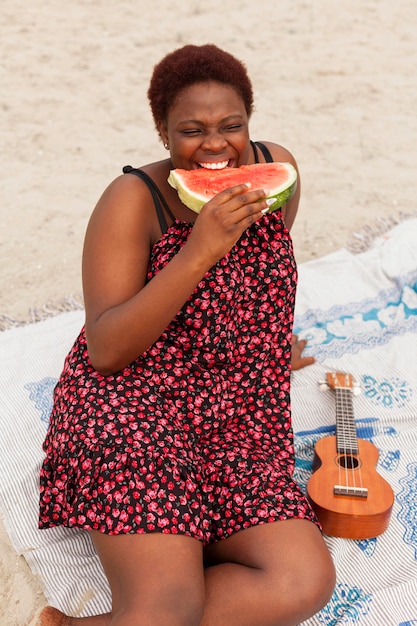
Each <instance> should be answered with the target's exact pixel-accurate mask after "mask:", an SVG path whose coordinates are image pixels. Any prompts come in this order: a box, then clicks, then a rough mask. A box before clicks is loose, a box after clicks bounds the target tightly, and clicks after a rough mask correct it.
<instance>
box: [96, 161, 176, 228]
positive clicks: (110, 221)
mask: <svg viewBox="0 0 417 626" xmlns="http://www.w3.org/2000/svg"><path fill="white" fill-rule="evenodd" d="M162 163H164V162H162ZM158 165H159V164H157V163H155V164H150V165H149V166H144V167H143V168H142V167H141V169H143V170H144V171H145V172H147V173H148V175H150V176H151V178H154V176H153V175H152V172H157V171H158V169H161V168H160V167H159V168H158ZM162 168H164V166H162ZM156 217H157V216H156V211H155V208H154V201H153V198H152V193H151V191H150V188H149V185H148V184H147V183H146V182H145V181H144V180H143V179H142V178H140V177H139V176H137V175H136V174H134V173H131V172H129V173H125V174H121V175H120V176H118V177H117V178H115V179H114V180H113V181H112V182H111V183H110V184H109V185H108V186H107V187H106V189H105V190H104V192H103V193H102V195H101V197H100V198H99V200H98V202H97V204H96V207H95V209H94V211H93V213H92V215H91V219H90V224H91V225H98V224H99V223H100V224H103V225H105V226H106V227H107V228H121V229H123V230H124V229H130V230H133V231H136V230H138V229H140V230H141V231H142V234H144V233H143V231H147V232H148V234H149V237H150V239H153V238H154V236H156V237H157V236H158V233H157V232H156V231H157V228H158V220H157V219H156Z"/></svg>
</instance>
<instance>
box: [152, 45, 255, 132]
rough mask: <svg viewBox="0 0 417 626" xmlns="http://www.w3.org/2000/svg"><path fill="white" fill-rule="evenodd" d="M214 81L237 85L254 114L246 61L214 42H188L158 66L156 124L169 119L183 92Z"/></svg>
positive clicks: (154, 92)
mask: <svg viewBox="0 0 417 626" xmlns="http://www.w3.org/2000/svg"><path fill="white" fill-rule="evenodd" d="M210 80H213V81H217V82H219V83H224V84H225V85H230V86H231V87H233V88H234V89H235V90H236V91H237V93H238V94H239V95H240V96H241V97H242V99H243V102H244V105H245V109H246V112H247V114H248V117H250V116H251V114H252V111H253V90H252V83H251V81H250V79H249V76H248V73H247V71H246V67H245V66H244V65H243V63H242V62H241V61H239V60H238V59H236V58H235V57H234V56H232V55H231V54H230V53H229V52H225V51H224V50H222V49H221V48H218V47H217V46H215V45H214V44H205V45H202V46H195V45H192V44H188V45H186V46H183V47H182V48H178V49H177V50H174V51H173V52H171V53H170V54H168V55H167V56H165V57H164V58H163V59H162V60H161V61H160V62H159V63H158V64H157V65H156V66H155V68H154V71H153V74H152V78H151V81H150V84H149V89H148V98H149V103H150V105H151V110H152V115H153V119H154V122H155V125H156V127H157V128H158V124H159V123H161V122H166V120H167V117H168V113H169V109H170V107H171V106H172V104H173V103H174V100H175V98H176V97H177V95H178V94H179V93H180V91H182V90H183V89H184V88H185V87H189V86H190V85H193V84H194V83H199V82H206V81H210Z"/></svg>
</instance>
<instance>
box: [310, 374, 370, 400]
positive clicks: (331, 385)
mask: <svg viewBox="0 0 417 626" xmlns="http://www.w3.org/2000/svg"><path fill="white" fill-rule="evenodd" d="M319 385H320V389H322V390H325V389H332V390H333V391H336V390H337V389H347V390H349V391H351V392H352V393H353V395H354V396H357V395H359V394H360V392H361V390H360V386H359V383H357V382H355V380H354V378H353V376H352V374H346V373H345V372H327V374H326V380H325V381H322V380H321V381H319Z"/></svg>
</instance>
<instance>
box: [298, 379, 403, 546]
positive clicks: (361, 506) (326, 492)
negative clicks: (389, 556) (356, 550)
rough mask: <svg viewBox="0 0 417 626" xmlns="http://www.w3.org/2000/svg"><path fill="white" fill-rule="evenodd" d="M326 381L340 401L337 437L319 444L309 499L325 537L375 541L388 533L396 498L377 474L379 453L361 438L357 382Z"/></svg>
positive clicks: (317, 444) (345, 380)
mask: <svg viewBox="0 0 417 626" xmlns="http://www.w3.org/2000/svg"><path fill="white" fill-rule="evenodd" d="M326 379H327V382H326V383H325V385H326V388H328V387H330V388H331V389H333V390H334V392H335V395H336V436H335V437H334V436H333V437H332V436H331V437H323V438H322V439H320V440H319V441H318V442H317V443H316V446H315V458H314V462H313V474H312V475H311V477H310V480H309V481H308V484H307V494H308V497H309V499H310V501H311V503H312V506H313V508H314V510H315V511H316V514H317V517H318V519H319V521H320V523H321V525H322V527H323V532H324V533H325V534H327V535H330V536H333V537H345V538H347V539H370V538H372V537H376V536H377V535H380V534H381V533H383V532H384V531H385V530H386V529H387V527H388V524H389V520H390V516H391V510H392V506H393V503H394V492H393V490H392V488H391V486H390V485H389V484H388V483H387V481H386V480H384V479H383V478H382V476H380V475H379V474H378V473H377V471H376V469H375V467H376V465H377V463H378V456H379V453H378V449H377V448H376V447H375V446H374V444H373V443H371V442H370V441H366V440H365V439H358V438H357V436H356V427H355V422H354V418H353V402H352V395H353V392H354V388H356V384H354V382H353V378H352V376H351V375H350V374H343V373H341V372H338V373H328V374H326Z"/></svg>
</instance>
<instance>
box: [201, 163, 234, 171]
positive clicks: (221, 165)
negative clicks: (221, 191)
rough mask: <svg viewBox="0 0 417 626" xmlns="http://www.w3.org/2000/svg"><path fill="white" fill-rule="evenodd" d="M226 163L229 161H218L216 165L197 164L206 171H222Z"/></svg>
mask: <svg viewBox="0 0 417 626" xmlns="http://www.w3.org/2000/svg"><path fill="white" fill-rule="evenodd" d="M228 163H229V161H218V162H217V163H199V166H200V167H204V168H205V169H206V170H223V169H224V168H225V167H227V165H228Z"/></svg>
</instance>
